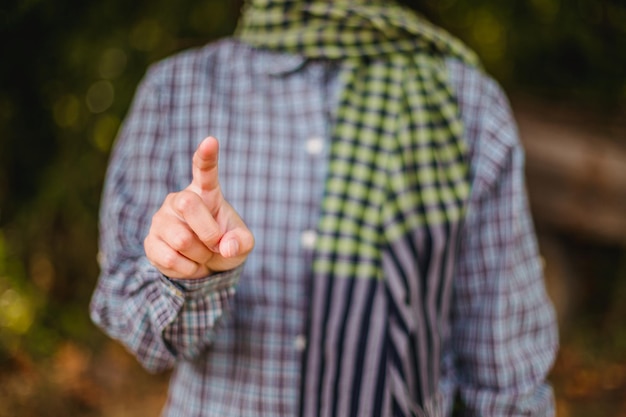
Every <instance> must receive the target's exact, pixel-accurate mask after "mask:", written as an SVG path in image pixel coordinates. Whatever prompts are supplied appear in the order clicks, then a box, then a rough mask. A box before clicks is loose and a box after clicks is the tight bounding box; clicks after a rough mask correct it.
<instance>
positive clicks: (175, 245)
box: [170, 230, 194, 251]
mask: <svg viewBox="0 0 626 417" xmlns="http://www.w3.org/2000/svg"><path fill="white" fill-rule="evenodd" d="M193 242H194V238H193V236H192V235H191V233H190V232H189V231H186V230H183V231H180V232H178V233H176V234H175V235H174V236H173V237H172V238H171V242H170V245H171V246H172V249H175V250H177V251H186V250H188V249H190V248H191V247H192V246H193Z"/></svg>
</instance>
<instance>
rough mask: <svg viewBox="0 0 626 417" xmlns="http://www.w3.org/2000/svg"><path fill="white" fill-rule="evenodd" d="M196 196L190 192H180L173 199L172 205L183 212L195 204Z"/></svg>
mask: <svg viewBox="0 0 626 417" xmlns="http://www.w3.org/2000/svg"><path fill="white" fill-rule="evenodd" d="M196 201H197V196H196V194H194V193H192V192H180V193H179V194H178V195H177V196H176V199H175V200H174V207H175V208H176V210H178V211H179V212H181V213H185V212H187V211H189V210H190V209H191V208H193V207H194V206H195V204H196Z"/></svg>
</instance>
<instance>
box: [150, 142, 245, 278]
mask: <svg viewBox="0 0 626 417" xmlns="http://www.w3.org/2000/svg"><path fill="white" fill-rule="evenodd" d="M217 174H218V142H217V140H216V139H215V138H213V137H208V138H206V139H204V140H203V141H202V143H200V145H199V146H198V149H197V150H196V152H195V153H194V155H193V168H192V175H193V177H192V181H191V184H189V185H188V186H187V187H186V188H185V189H184V190H182V191H179V192H176V193H172V194H169V195H168V196H167V197H166V198H165V201H164V202H163V205H162V206H161V208H159V210H158V211H157V212H156V213H155V214H154V216H153V217H152V225H151V227H150V231H149V233H148V236H147V237H146V239H145V240H144V249H145V251H146V255H147V257H148V259H149V260H150V262H152V264H153V265H154V266H155V267H156V268H157V269H159V271H161V272H162V273H163V274H164V275H166V276H168V277H170V278H186V279H192V278H202V277H205V276H207V275H209V274H211V273H214V272H219V271H226V270H229V269H233V268H236V267H237V266H239V265H241V264H242V263H243V262H244V261H245V259H246V257H247V256H248V254H249V253H250V251H251V250H252V248H253V247H254V237H253V236H252V233H251V232H250V230H248V228H247V227H246V225H245V224H244V222H243V220H241V218H240V217H239V215H238V214H237V212H235V210H234V209H233V207H232V206H231V205H230V204H229V203H228V202H227V201H226V200H225V199H224V196H223V195H222V190H221V188H220V185H219V181H218V175H217Z"/></svg>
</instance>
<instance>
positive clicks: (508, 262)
mask: <svg viewBox="0 0 626 417" xmlns="http://www.w3.org/2000/svg"><path fill="white" fill-rule="evenodd" d="M485 88H486V91H484V94H483V96H484V97H485V98H484V99H483V100H485V101H484V102H482V103H481V109H482V110H481V111H482V112H483V117H482V119H481V124H480V125H479V126H474V133H476V134H477V136H478V139H477V141H478V142H477V143H475V149H477V150H478V151H477V152H476V154H475V155H474V165H473V166H474V169H473V174H474V176H473V190H474V192H473V195H472V198H471V201H470V204H469V207H468V212H467V218H466V223H465V225H464V232H463V235H462V241H461V250H460V253H459V263H458V274H457V277H456V281H455V298H456V299H455V302H454V309H453V322H452V326H453V327H452V329H453V334H452V337H451V340H452V344H453V351H454V356H455V359H454V360H455V366H456V373H457V375H456V383H457V387H458V391H459V394H460V400H461V403H462V407H461V408H462V410H461V413H460V414H461V415H467V416H485V415H488V416H552V415H554V400H553V395H552V390H551V387H550V386H549V384H547V383H546V377H547V374H548V372H549V371H550V369H551V366H552V364H553V361H554V358H555V355H556V351H557V348H558V336H557V328H556V320H555V314H554V311H553V308H552V304H551V302H550V301H549V299H548V297H547V294H546V291H545V284H544V281H543V271H542V267H541V263H540V257H539V253H538V245H537V242H536V236H535V232H534V226H533V223H532V219H531V216H530V212H529V208H528V203H527V197H526V189H525V182H524V153H523V149H522V147H521V144H520V142H519V140H518V136H517V131H516V127H515V123H514V121H513V118H512V114H511V111H510V109H509V106H508V102H507V100H506V99H505V97H504V95H503V93H502V91H501V90H500V89H499V87H497V86H496V85H495V84H494V83H488V84H486V87H485Z"/></svg>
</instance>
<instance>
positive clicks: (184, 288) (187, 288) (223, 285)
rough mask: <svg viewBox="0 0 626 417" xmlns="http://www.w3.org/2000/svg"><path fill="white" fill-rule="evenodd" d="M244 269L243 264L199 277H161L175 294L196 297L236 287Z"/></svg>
mask: <svg viewBox="0 0 626 417" xmlns="http://www.w3.org/2000/svg"><path fill="white" fill-rule="evenodd" d="M242 270H243V265H241V266H238V267H237V268H235V269H231V270H228V271H224V272H218V273H216V274H211V275H209V276H206V277H204V278H198V279H180V278H169V277H167V276H165V275H161V278H162V281H163V282H164V283H165V285H166V286H167V287H168V290H169V292H170V293H173V295H176V296H178V297H182V298H185V299H196V298H201V297H206V296H207V295H209V294H211V293H215V292H218V291H223V290H227V289H230V288H233V287H235V286H236V285H237V284H238V282H239V278H240V277H241V272H242Z"/></svg>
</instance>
